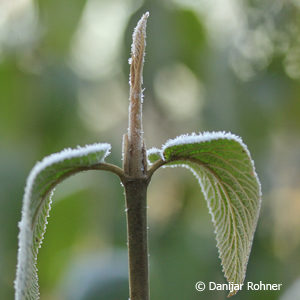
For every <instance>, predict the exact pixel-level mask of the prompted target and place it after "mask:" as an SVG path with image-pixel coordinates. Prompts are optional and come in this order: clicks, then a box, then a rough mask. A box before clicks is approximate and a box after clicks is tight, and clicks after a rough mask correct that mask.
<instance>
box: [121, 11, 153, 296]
mask: <svg viewBox="0 0 300 300" xmlns="http://www.w3.org/2000/svg"><path fill="white" fill-rule="evenodd" d="M148 16H149V13H145V14H144V15H143V16H142V18H141V19H140V21H139V22H138V24H137V26H136V28H135V30H134V32H133V36H132V39H133V41H132V46H131V59H130V81H129V82H130V104H129V127H128V133H127V134H125V135H124V140H123V152H124V158H123V159H124V161H123V163H124V166H123V167H124V179H123V184H124V188H125V195H126V215H127V239H128V259H129V291H130V300H149V275H148V243H147V240H148V237H147V186H148V182H149V180H148V176H147V160H146V150H145V144H144V139H143V125H142V98H143V91H142V83H143V77H142V71H143V64H144V55H145V46H146V42H145V38H146V23H147V18H148Z"/></svg>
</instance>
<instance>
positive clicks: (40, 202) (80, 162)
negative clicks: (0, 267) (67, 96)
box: [15, 144, 110, 300]
mask: <svg viewBox="0 0 300 300" xmlns="http://www.w3.org/2000/svg"><path fill="white" fill-rule="evenodd" d="M109 152H110V145H109V144H94V145H89V146H85V147H83V148H81V147H78V148H77V149H65V150H63V151H62V152H59V153H55V154H52V155H50V156H48V157H46V158H44V159H43V160H42V161H41V162H38V163H37V164H36V165H35V167H34V168H33V169H32V171H31V172H30V174H29V177H28V179H27V184H26V188H25V194H24V198H23V208H22V218H21V222H20V223H19V228H20V233H19V251H18V265H17V275H16V280H15V290H16V293H15V299H16V300H24V299H26V300H27V299H28V300H29V299H30V300H33V299H39V287H38V276H37V267H36V261H37V255H38V249H39V248H40V246H41V243H42V240H43V236H44V233H45V230H46V224H47V217H48V215H49V211H50V206H51V196H52V191H53V189H54V187H55V186H56V185H57V184H58V183H60V182H61V181H62V180H64V179H65V178H67V177H69V176H71V175H74V174H76V173H78V172H80V171H85V170H89V169H102V168H104V169H108V168H107V166H108V164H106V163H104V158H105V157H106V156H107V155H108V154H109ZM105 167H106V168H105Z"/></svg>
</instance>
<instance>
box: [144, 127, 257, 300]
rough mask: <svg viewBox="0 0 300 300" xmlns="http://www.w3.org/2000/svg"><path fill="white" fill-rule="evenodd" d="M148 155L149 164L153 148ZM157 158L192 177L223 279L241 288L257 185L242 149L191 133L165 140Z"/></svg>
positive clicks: (232, 141)
mask: <svg viewBox="0 0 300 300" xmlns="http://www.w3.org/2000/svg"><path fill="white" fill-rule="evenodd" d="M149 154H151V155H149V157H148V159H149V161H151V162H152V163H154V162H155V161H156V160H157V159H158V151H157V149H153V150H150V151H149ZM154 154H155V155H154ZM160 156H161V159H162V160H163V161H164V166H170V167H176V166H182V167H186V168H188V169H190V170H191V171H192V172H193V174H194V175H195V176H196V177H197V179H198V181H199V184H200V187H201V190H202V192H203V194H204V197H205V199H206V201H207V205H208V208H209V212H210V214H211V216H212V221H213V224H214V230H215V234H216V240H217V248H218V251H219V257H220V259H221V263H222V266H223V272H224V274H225V277H226V279H227V281H228V282H231V283H234V284H242V283H243V282H244V278H245V273H246V268H247V263H248V259H249V254H250V251H251V246H252V240H253V236H254V232H255V229H256V224H257V219H258V215H259V210H260V202H261V188H260V183H259V180H258V177H257V175H256V173H255V168H254V164H253V161H252V160H251V157H250V154H249V151H248V149H247V147H246V146H245V144H243V142H242V140H241V139H240V138H239V137H237V136H235V135H233V134H230V133H224V132H214V133H204V134H200V135H195V134H193V135H184V136H180V137H177V138H176V139H174V140H169V141H168V142H167V143H166V144H165V145H164V146H163V148H162V150H161V153H160ZM236 292H237V290H236V291H230V293H229V295H228V296H232V295H234V294H236Z"/></svg>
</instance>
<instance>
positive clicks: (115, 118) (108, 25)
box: [0, 0, 300, 300]
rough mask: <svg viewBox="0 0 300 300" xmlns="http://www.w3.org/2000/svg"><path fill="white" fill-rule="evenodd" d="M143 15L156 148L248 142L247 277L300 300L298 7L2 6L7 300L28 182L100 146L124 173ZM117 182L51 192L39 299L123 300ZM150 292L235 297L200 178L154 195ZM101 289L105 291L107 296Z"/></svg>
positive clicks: (75, 182)
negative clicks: (231, 136) (169, 143)
mask: <svg viewBox="0 0 300 300" xmlns="http://www.w3.org/2000/svg"><path fill="white" fill-rule="evenodd" d="M147 10H149V12H150V18H149V22H148V29H147V35H148V38H147V49H146V50H147V54H146V64H145V67H144V74H145V75H144V87H145V88H146V90H145V101H144V130H145V138H146V143H147V146H148V148H150V147H153V146H155V147H160V146H161V144H163V143H164V142H165V141H166V140H167V139H168V138H173V137H175V136H177V135H179V134H183V133H191V132H199V131H206V130H226V131H231V132H233V133H235V134H237V135H240V136H242V138H243V140H244V142H245V143H246V144H247V145H248V147H249V150H250V151H251V153H252V156H253V159H254V160H255V164H256V168H257V172H258V175H259V177H260V179H261V182H262V187H263V203H262V210H261V215H260V219H259V223H258V228H257V232H256V235H255V238H254V244H253V248H252V253H251V256H250V260H249V264H248V271H247V276H246V281H253V282H259V281H260V280H261V281H263V282H265V283H282V284H283V288H282V290H281V291H278V292H275V291H273V292H272V291H261V292H249V291H241V292H239V293H238V295H237V296H235V299H246V300H247V299H264V300H271V299H272V300H273V299H280V300H290V299H293V300H294V299H298V298H299V295H300V279H299V278H300V185H299V178H300V177H299V176H300V139H299V137H300V134H299V130H300V101H299V100H300V2H299V1H298V0H292V1H283V0H282V1H279V0H260V1H258V0H247V1H246V0H239V1H237V0H212V1H209V0H199V1H192V0H187V1H185V0H169V1H168V0H165V1H159V0H156V1H155V0H152V1H139V0H110V1H108V0H86V1H85V0H72V1H70V0H69V1H67V0H66V1H61V0H39V1H34V0H2V1H0V153H1V155H0V222H1V223H0V299H13V293H14V291H13V281H14V277H15V266H16V257H17V235H18V227H17V223H18V221H19V220H20V216H21V214H20V212H21V205H22V195H23V191H24V186H25V183H26V177H27V175H28V173H29V172H30V170H31V168H32V167H33V165H34V164H35V162H36V161H37V160H41V159H42V158H43V157H44V156H46V155H48V154H51V153H53V152H57V151H60V150H62V149H63V148H65V147H76V146H77V145H85V144H87V143H94V142H108V143H111V144H112V154H111V155H110V157H109V158H108V161H109V162H112V163H115V164H118V165H121V139H122V134H123V133H125V132H126V130H127V111H128V108H127V106H128V90H129V89H128V71H129V65H128V58H129V51H130V43H131V34H132V31H133V28H134V27H135V24H136V22H137V20H138V19H139V17H140V16H141V15H142V13H144V12H145V11H147ZM124 208H125V205H124V198H123V190H122V187H121V185H120V182H119V180H118V178H116V177H115V176H113V175H111V174H108V173H106V172H92V171H91V172H89V173H84V174H80V175H76V176H74V177H72V178H70V179H68V180H67V181H65V182H64V183H62V184H61V185H60V186H59V187H57V189H56V193H55V196H54V202H53V207H52V210H51V217H50V218H49V225H48V230H47V233H46V236H45V240H44V243H43V247H42V248H41V250H40V254H39V259H38V268H39V280H40V290H41V299H42V300H44V299H45V300H54V299H55V300H61V299H70V300H79V299H80V300H91V299H106V300H119V299H128V288H127V254H126V220H125V212H124ZM149 228H150V230H149V239H150V268H151V278H150V281H151V295H152V299H157V300H160V299H174V300H182V299H214V300H215V299H216V300H217V299H225V297H226V293H225V292H212V291H206V292H203V293H199V292H196V291H195V289H194V284H195V283H196V282H197V281H199V280H201V281H204V282H209V281H216V282H219V283H223V282H225V279H224V277H223V274H222V271H221V266H220V261H219V259H218V253H217V249H216V246H215V244H216V242H215V238H214V233H213V226H212V223H211V220H210V216H209V214H208V209H207V207H206V203H205V201H204V199H203V196H202V195H201V191H200V188H199V187H198V184H197V181H196V180H195V179H194V177H193V175H192V174H190V173H189V172H188V171H187V170H184V169H182V170H181V169H176V170H174V169H162V170H159V171H158V172H157V173H156V174H155V176H154V177H153V180H152V183H151V185H150V188H149ZM99 295H100V296H99Z"/></svg>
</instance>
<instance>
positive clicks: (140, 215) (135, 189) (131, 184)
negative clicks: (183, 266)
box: [125, 179, 149, 300]
mask: <svg viewBox="0 0 300 300" xmlns="http://www.w3.org/2000/svg"><path fill="white" fill-rule="evenodd" d="M147 186H148V183H147V180H145V179H139V180H137V179H136V180H132V181H131V180H130V181H128V182H127V183H126V185H125V195H126V212H127V232H128V257H129V292H130V300H148V299H149V279H148V242H147V240H148V237H147V203H146V202H147V201H146V193H147Z"/></svg>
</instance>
